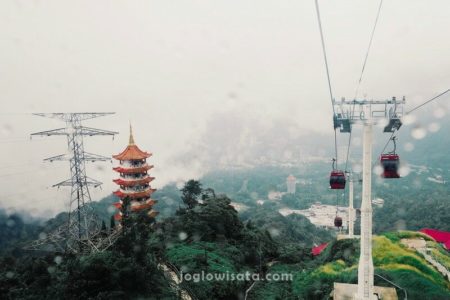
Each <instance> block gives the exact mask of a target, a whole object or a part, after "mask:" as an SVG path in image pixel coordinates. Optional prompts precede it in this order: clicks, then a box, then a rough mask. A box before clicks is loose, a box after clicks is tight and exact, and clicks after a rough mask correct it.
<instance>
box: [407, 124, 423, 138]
mask: <svg viewBox="0 0 450 300" xmlns="http://www.w3.org/2000/svg"><path fill="white" fill-rule="evenodd" d="M426 135H427V131H426V130H425V128H423V127H422V126H419V125H417V126H415V127H414V128H413V129H412V130H411V136H412V137H413V138H415V139H416V140H421V139H423V138H424V137H425V136H426Z"/></svg>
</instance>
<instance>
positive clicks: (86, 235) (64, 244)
mask: <svg viewBox="0 0 450 300" xmlns="http://www.w3.org/2000/svg"><path fill="white" fill-rule="evenodd" d="M111 114H114V113H36V114H34V115H36V116H41V117H46V118H52V119H59V120H61V121H63V122H65V123H66V126H65V127H63V128H58V129H53V130H47V131H41V132H36V133H33V134H31V136H32V137H33V136H51V135H65V136H67V144H68V149H69V153H68V154H62V155H57V156H53V157H50V158H47V159H45V160H44V161H49V162H53V161H69V162H70V173H71V177H70V178H69V179H67V180H65V181H62V182H59V183H57V184H55V185H53V187H57V188H59V187H71V192H70V201H69V211H68V220H67V223H65V224H64V225H62V226H60V227H59V228H57V229H56V230H55V231H54V232H52V233H49V234H47V235H46V236H44V237H43V238H41V239H39V240H36V241H34V242H33V243H32V244H31V245H29V246H28V247H27V249H29V250H41V249H43V248H46V250H51V251H62V252H71V253H90V252H97V251H102V250H103V249H104V248H107V247H109V246H110V245H111V244H112V242H113V241H112V240H111V237H109V236H105V234H103V235H102V234H100V224H99V220H98V218H97V217H96V215H95V212H94V211H93V208H92V206H91V205H90V202H91V195H90V193H89V187H90V186H93V187H98V186H100V185H101V184H102V183H101V182H100V181H97V180H95V179H92V178H90V177H88V176H87V175H86V167H85V163H86V161H88V162H95V161H111V159H110V158H109V157H105V156H101V155H97V154H93V153H88V152H85V151H84V144H83V137H84V136H99V135H110V136H112V137H113V138H114V135H115V134H117V132H114V131H108V130H102V129H96V128H90V127H85V126H82V124H81V122H82V121H84V120H88V119H93V118H98V117H102V116H107V115H111Z"/></svg>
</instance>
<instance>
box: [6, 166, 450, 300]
mask: <svg viewBox="0 0 450 300" xmlns="http://www.w3.org/2000/svg"><path fill="white" fill-rule="evenodd" d="M272 171H273V170H272ZM259 174H260V172H259ZM255 186H259V185H257V184H255ZM248 188H249V189H251V188H252V187H251V186H249V187H248ZM312 192H313V191H312V190H311V193H312ZM156 197H157V198H158V200H160V201H159V202H158V205H157V208H158V209H159V210H161V211H162V214H161V216H159V217H158V218H157V219H156V220H155V219H152V218H147V217H145V216H144V215H139V214H131V215H130V216H129V219H127V220H125V221H124V222H123V226H124V227H123V229H122V233H121V236H120V237H119V239H118V240H117V242H116V243H115V244H114V246H113V247H112V248H110V249H108V250H107V251H104V252H102V253H94V254H89V255H82V256H72V255H69V254H64V253H34V254H33V253H30V252H27V251H24V250H22V247H23V245H25V244H26V243H28V242H30V240H33V239H35V238H38V236H39V234H40V233H42V232H46V231H49V230H51V229H52V228H55V226H56V225H57V224H58V223H60V222H63V221H64V220H65V216H64V214H60V215H58V216H57V217H56V218H54V219H52V220H49V221H48V222H46V223H39V222H34V223H25V222H24V221H23V220H22V219H21V217H20V215H7V214H6V213H4V212H3V213H2V214H1V215H0V224H1V225H2V226H3V228H5V229H6V230H3V231H2V232H1V236H0V238H1V239H0V245H1V250H2V253H3V255H2V258H1V259H0V287H1V288H0V297H1V298H2V299H50V298H52V299H177V298H178V297H179V296H180V289H181V290H183V291H189V293H190V294H191V295H194V297H195V298H197V299H244V297H245V294H246V291H247V290H248V289H249V288H250V287H252V288H251V291H250V292H248V293H247V299H326V298H327V297H328V296H327V295H329V293H330V292H331V289H332V283H333V282H334V281H339V282H351V283H355V282H356V278H357V276H356V269H357V268H355V265H356V264H357V261H358V257H359V254H358V253H359V243H358V241H356V240H342V241H333V240H334V237H333V236H334V233H333V232H332V231H329V230H323V229H318V228H316V227H315V226H314V225H312V224H311V223H310V222H309V221H308V220H307V219H306V218H305V217H303V216H300V215H290V216H288V217H283V216H282V215H280V214H279V213H278V212H277V209H276V208H277V205H280V204H276V203H272V202H270V201H268V202H267V203H265V204H264V205H254V206H253V209H252V210H251V211H249V210H247V211H245V212H243V213H238V212H237V211H236V210H235V209H234V208H233V206H231V205H230V204H231V202H232V199H230V198H229V197H228V196H226V195H225V194H223V193H217V192H216V191H215V190H213V189H211V188H204V187H203V186H202V184H201V183H200V182H198V181H194V180H191V181H188V182H187V183H186V184H185V186H184V187H183V188H182V189H181V190H178V189H177V188H176V187H175V186H174V185H169V186H166V187H165V188H163V189H161V190H160V191H158V194H157V195H156V196H155V198H156ZM299 197H302V196H300V194H299ZM168 199H170V200H168ZM164 200H166V201H164ZM112 201H113V199H112V198H111V197H108V198H105V199H103V200H102V201H100V202H97V203H95V204H94V206H95V209H96V211H98V214H99V216H100V217H102V218H104V219H105V220H106V219H107V220H109V219H110V216H109V215H108V213H107V212H108V207H109V206H110V205H111V203H112ZM289 201H292V200H289ZM286 204H287V203H286ZM283 205H284V204H283ZM381 212H382V210H380V211H378V212H377V213H381ZM108 224H109V222H108ZM115 225H116V224H111V226H115ZM406 234H407V233H403V235H406ZM408 234H409V233H408ZM411 234H412V233H411ZM398 241H399V235H398V234H396V233H392V234H385V235H382V236H379V237H376V239H375V245H374V255H375V261H374V262H375V266H376V268H377V270H376V272H377V273H378V274H382V275H383V276H384V277H385V278H389V279H391V280H394V281H395V282H397V283H399V284H400V285H401V286H403V287H404V288H407V289H408V296H409V299H423V298H421V295H423V293H422V291H423V290H424V289H425V290H427V295H428V296H429V297H428V298H427V299H445V298H448V297H450V293H449V285H448V282H446V281H445V279H443V277H442V276H441V275H440V274H439V273H438V272H437V271H435V270H434V269H433V268H431V267H430V266H429V265H427V264H426V263H425V262H424V260H423V258H421V257H420V255H417V254H415V253H414V252H413V251H410V250H407V249H405V248H404V247H402V246H401V245H399V243H398ZM323 242H330V244H329V246H328V247H327V248H326V250H325V251H324V252H323V253H322V254H321V255H320V256H318V257H313V256H312V254H311V247H312V246H313V245H314V244H319V243H323ZM429 243H432V242H431V241H429ZM433 246H434V247H436V249H437V250H436V251H439V253H440V255H442V257H444V261H445V257H448V256H447V254H446V253H445V250H443V249H441V248H442V247H441V246H440V245H438V244H435V245H433ZM393 253H397V254H398V255H396V256H391V254H393ZM447 259H448V258H447ZM163 265H170V266H174V267H175V268H177V269H178V270H180V271H181V272H183V273H186V274H198V273H200V272H202V271H203V272H212V273H230V274H236V273H246V272H249V273H252V274H268V273H271V274H277V273H279V274H292V280H291V281H277V282H270V281H261V282H259V281H258V282H252V281H245V280H242V281H238V280H234V281H206V280H200V281H196V282H193V281H184V282H182V283H181V284H179V285H178V286H177V287H174V285H173V283H172V282H171V280H170V278H168V277H167V274H166V273H165V272H164V270H163V268H162V267H161V266H163ZM411 268H415V269H414V270H418V271H411ZM376 283H377V284H378V285H389V284H387V283H386V282H383V281H380V282H378V280H377V282H376ZM401 292H402V291H401V290H398V294H399V295H400V294H401Z"/></svg>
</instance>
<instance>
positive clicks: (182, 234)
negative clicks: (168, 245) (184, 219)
mask: <svg viewBox="0 0 450 300" xmlns="http://www.w3.org/2000/svg"><path fill="white" fill-rule="evenodd" d="M178 238H179V239H180V241H184V240H185V239H187V233H186V232H183V231H182V232H180V233H179V234H178Z"/></svg>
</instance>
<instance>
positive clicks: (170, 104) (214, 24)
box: [0, 0, 450, 214]
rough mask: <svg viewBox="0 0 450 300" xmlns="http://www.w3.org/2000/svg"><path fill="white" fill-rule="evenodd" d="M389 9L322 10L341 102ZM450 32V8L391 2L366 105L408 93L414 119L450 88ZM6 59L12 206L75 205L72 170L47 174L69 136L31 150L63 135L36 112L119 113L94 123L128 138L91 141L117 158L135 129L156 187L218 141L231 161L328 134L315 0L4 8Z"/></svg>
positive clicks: (0, 33) (53, 1)
mask: <svg viewBox="0 0 450 300" xmlns="http://www.w3.org/2000/svg"><path fill="white" fill-rule="evenodd" d="M378 4H379V2H378V1H372V0H371V1H356V0H353V1H349V0H340V1H331V0H322V1H320V5H321V14H322V22H323V28H324V34H325V39H326V44H327V49H328V58H329V63H330V71H331V79H332V85H333V90H334V94H335V95H336V96H337V97H339V98H340V97H341V96H345V97H348V98H351V97H353V95H354V92H355V88H356V83H357V80H358V78H359V73H360V70H361V67H362V62H363V58H364V55H365V51H366V49H367V45H368V42H369V37H370V32H371V29H372V26H373V22H374V19H375V16H376V12H377V8H378ZM449 28H450V2H449V1H447V0H431V1H423V0H396V1H384V4H383V8H382V12H381V16H380V20H379V24H378V28H377V31H376V33H375V38H374V41H373V46H372V49H371V53H370V56H369V60H368V64H367V67H366V72H365V75H364V80H363V83H362V85H361V88H360V91H361V92H360V95H366V96H367V97H368V98H390V97H392V96H403V95H405V96H406V97H407V101H408V106H410V107H413V106H414V104H418V103H421V102H423V101H425V100H427V99H429V98H431V97H432V96H434V95H436V94H438V93H439V92H442V91H443V90H445V89H447V88H449V87H450V86H449V83H450V72H449V70H450V55H449V53H450V39H449ZM0 49H1V50H0V93H1V94H0V101H1V104H2V109H1V112H0V144H1V148H0V179H1V187H2V188H1V190H0V206H3V207H15V208H19V209H24V208H29V209H32V210H33V211H32V212H33V213H35V214H36V213H42V212H46V211H47V213H48V212H54V211H57V210H61V209H64V205H65V202H66V200H67V197H68V193H69V191H68V190H67V189H64V190H63V189H62V190H60V191H57V190H54V189H52V188H50V186H51V185H52V184H54V183H57V182H59V181H62V180H65V179H66V178H68V175H69V174H68V164H67V163H53V164H44V163H42V159H43V158H45V157H48V156H53V155H57V154H60V153H65V152H66V151H67V147H66V141H65V138H63V137H61V138H55V137H50V138H35V139H33V140H31V141H30V139H29V134H30V133H32V132H36V131H41V130H48V129H52V128H57V127H62V126H63V123H60V122H58V121H54V120H49V119H44V118H39V117H33V116H31V115H30V113H32V112H71V111H76V112H81V111H112V112H116V113H117V114H116V115H114V116H111V117H105V118H99V119H97V120H93V121H89V122H86V124H85V125H87V126H92V127H99V128H103V129H108V130H115V131H119V132H120V135H118V136H117V137H116V138H115V140H112V139H111V138H107V137H99V138H88V139H87V140H86V145H85V146H86V150H87V151H90V152H95V153H99V154H103V155H108V156H110V155H111V154H113V153H118V152H120V151H121V150H122V149H123V148H124V147H125V146H126V143H127V140H128V124H129V121H131V122H132V124H133V126H134V130H135V139H136V142H137V143H138V144H139V145H140V147H141V148H142V149H144V150H147V151H151V152H153V153H154V157H153V158H152V159H151V160H152V163H153V164H155V166H156V168H155V170H154V173H153V174H155V176H156V177H157V180H155V186H156V187H157V188H158V187H162V186H163V185H164V184H165V183H167V182H170V181H178V180H183V179H186V178H189V177H191V176H198V175H200V174H201V173H202V170H203V169H204V168H203V166H202V164H201V163H195V162H194V163H192V162H191V161H189V162H186V164H183V163H180V160H182V159H186V160H189V159H191V158H190V156H189V155H187V154H188V153H192V152H193V151H194V152H195V150H196V149H197V148H196V147H198V146H199V145H201V149H203V151H205V152H207V150H208V141H207V140H205V137H208V136H214V134H215V133H219V132H220V131H227V130H228V131H227V132H228V135H227V136H226V137H228V138H226V139H225V141H221V142H222V143H225V144H227V143H228V144H227V145H226V147H225V148H227V149H228V150H227V151H229V153H227V155H228V156H230V158H229V160H233V155H234V153H233V149H235V150H236V152H237V151H245V146H246V143H247V142H248V141H249V139H250V138H249V137H252V136H259V135H258V134H260V132H262V131H265V130H267V131H268V132H271V134H273V135H276V133H274V132H277V131H278V132H279V131H281V130H284V129H286V131H287V132H289V134H288V135H286V138H287V139H288V138H290V137H292V136H293V135H294V137H295V138H297V136H298V135H303V134H304V135H308V136H312V135H313V134H317V135H323V134H328V133H331V107H330V103H329V96H328V90H327V83H326V77H325V76H326V75H325V69H324V64H323V57H322V52H321V51H322V50H321V46H320V36H319V31H318V26H317V19H316V13H315V7H314V1H313V0H308V1H304V0H297V1H288V0H285V1H275V0H270V1H269V0H257V1H256V0H254V1H246V0H241V1H229V0H210V1H206V0H203V1H201V0H196V1H187V0H186V1H176V0H173V1H167V0H164V1H163V0H160V1H117V0H105V1H100V0H96V1H81V0H77V1H75V0H72V1H66V0H35V1H31V0H26V1H25V0H24V1H10V0H2V1H0ZM220 124H222V126H220ZM255 124H256V125H255ZM275 126H278V127H275ZM286 127H287V128H286ZM230 128H231V129H230ZM256 133H258V134H256ZM265 140H268V138H267V136H266V137H265ZM257 142H258V141H254V140H252V143H257ZM235 143H239V144H240V147H235ZM329 146H330V145H324V147H329ZM236 155H238V154H236ZM294 155H295V154H294ZM192 159H193V158H192ZM99 166H101V167H99ZM89 174H90V176H91V177H94V178H96V179H99V180H101V181H104V182H105V185H104V187H103V190H102V191H93V192H92V194H93V198H94V199H98V198H100V197H102V196H105V195H107V194H109V193H110V191H111V190H112V189H113V185H112V183H111V180H112V178H114V175H115V174H113V173H112V171H111V164H110V163H99V164H96V165H95V166H92V167H90V168H89Z"/></svg>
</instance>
